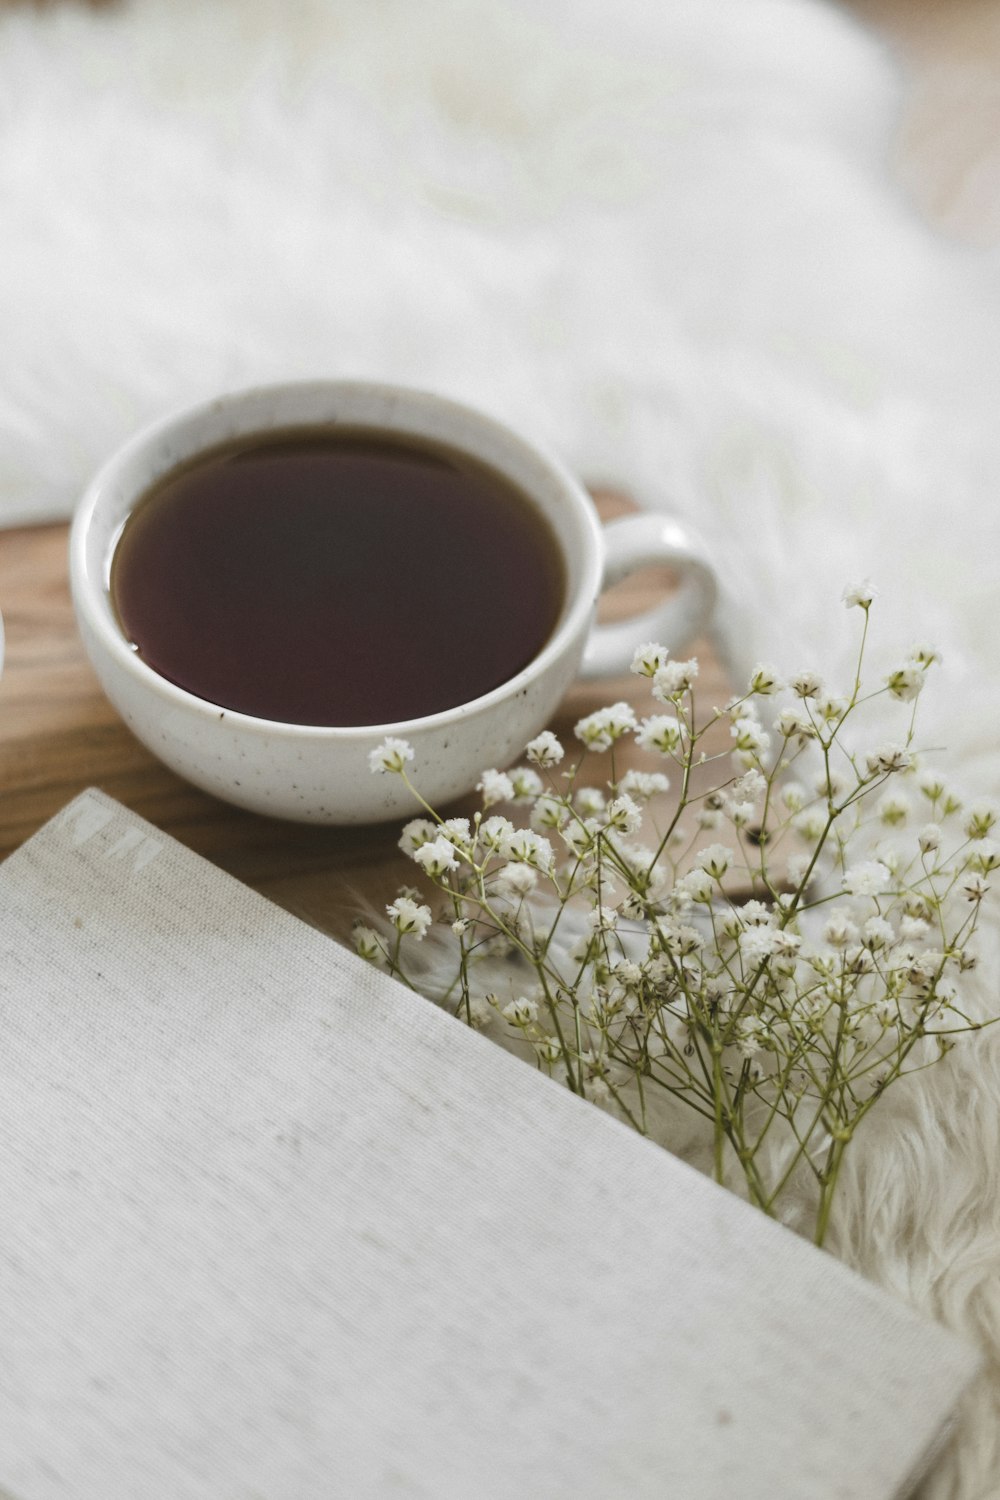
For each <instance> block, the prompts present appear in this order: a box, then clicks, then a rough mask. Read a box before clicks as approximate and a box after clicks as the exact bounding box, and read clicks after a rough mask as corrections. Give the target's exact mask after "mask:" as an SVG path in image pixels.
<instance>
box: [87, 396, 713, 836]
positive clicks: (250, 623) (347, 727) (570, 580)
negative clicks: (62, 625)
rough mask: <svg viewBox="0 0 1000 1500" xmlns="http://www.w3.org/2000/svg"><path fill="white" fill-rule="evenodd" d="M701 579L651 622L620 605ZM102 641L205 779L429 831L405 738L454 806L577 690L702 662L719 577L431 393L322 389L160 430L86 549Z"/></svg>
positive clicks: (525, 444) (228, 793)
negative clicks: (633, 580) (376, 764)
mask: <svg viewBox="0 0 1000 1500" xmlns="http://www.w3.org/2000/svg"><path fill="white" fill-rule="evenodd" d="M656 563H666V564H668V565H669V566H671V567H672V568H673V569H674V570H675V572H676V573H677V574H678V575H679V578H680V587H679V589H678V590H677V592H676V594H674V595H673V596H671V597H669V598H668V599H666V600H665V601H664V602H663V603H662V604H661V605H660V606H659V607H658V608H656V609H655V610H651V611H649V612H647V613H646V614H645V615H642V616H640V617H639V618H637V619H633V620H629V621H625V622H618V623H616V624H614V625H597V624H595V623H594V616H595V612H596V605H597V601H598V598H599V596H600V593H601V591H602V589H604V588H607V587H609V586H610V585H611V584H613V583H615V582H617V581H618V579H620V578H622V577H624V576H626V575H627V574H629V573H631V572H633V571H635V570H637V569H639V568H642V567H644V566H648V565H650V564H656ZM70 581H71V586H72V591H73V600H74V606H75V609H76V614H77V620H78V623H79V626H80V631H81V635H82V637H83V641H84V645H85V647H86V649H87V652H88V654H89V656H90V659H91V661H92V662H93V665H94V667H95V670H96V671H97V674H98V676H99V678H100V680H101V682H102V684H103V686H104V689H105V691H106V692H107V694H108V696H109V698H110V699H111V701H112V702H113V703H114V704H115V706H116V707H117V708H118V710H119V712H120V713H121V714H122V716H123V717H124V719H125V721H126V723H128V725H129V726H130V727H131V729H132V730H133V732H134V733H135V734H136V736H137V737H138V738H139V739H140V740H141V741H142V742H143V743H144V744H145V745H146V746H147V747H148V748H149V749H150V750H151V751H152V752H153V753H154V754H155V755H157V756H158V757H159V758H160V759H161V760H162V761H163V762H164V763H165V764H166V765H168V766H170V767H171V768H172V769H173V770H175V771H177V772H178V773H179V774H180V775H182V776H184V777H185V778H186V779H188V780H189V781H191V782H193V783H194V784H195V785H197V786H200V787H203V788H204V789H205V790H206V791H209V792H211V793H213V794H214V795H216V796H218V797H221V798H223V799H225V800H227V801H230V802H233V803H235V804H237V805H238V806H241V807H245V808H250V809H252V810H254V811H256V812H260V813H265V814H270V815H272V816H275V817H283V818H291V819H296V820H301V821H312V822H322V823H366V822H374V821H380V820H384V819H390V818H396V817H399V816H408V815H410V814H412V813H413V812H414V811H415V810H416V804H415V802H414V799H413V796H412V793H410V792H409V791H408V790H407V789H406V787H405V785H404V784H403V783H402V782H401V780H400V778H398V777H386V776H372V775H371V774H370V771H369V755H370V753H371V752H372V751H373V750H374V749H375V748H376V747H377V746H378V745H379V744H380V743H381V742H382V741H383V740H384V739H385V738H386V737H387V736H397V737H399V738H404V739H406V740H407V741H409V743H410V744H411V745H412V746H413V749H414V752H415V761H414V768H413V769H414V774H415V776H416V778H417V780H418V783H419V785H420V788H421V791H422V793H423V795H424V796H425V797H426V798H427V799H428V801H430V802H431V803H433V805H435V806H441V805H443V804H445V803H446V802H448V801H449V800H451V799H453V798H455V797H458V796H460V795H461V794H463V793H464V792H467V791H469V790H470V789H471V788H472V787H473V786H475V784H476V782H477V780H478V779H479V777H480V774H481V772H482V771H483V770H484V769H485V768H486V767H490V766H497V767H502V766H504V765H509V764H511V763H512V761H514V760H515V759H516V758H517V757H518V756H519V755H520V753H521V751H522V749H523V746H524V745H525V744H526V743H527V741H528V740H529V739H531V738H532V737H533V736H534V735H535V734H537V733H538V732H539V730H540V729H542V728H544V727H545V725H546V723H547V722H548V721H549V719H550V718H551V716H552V714H553V712H554V711H555V709H556V707H557V706H558V704H559V701H560V699H561V698H562V696H563V694H564V693H565V691H566V689H567V688H568V687H569V685H570V683H571V682H572V681H573V679H574V678H575V677H576V676H577V675H578V674H580V673H581V672H582V673H583V674H584V675H590V676H600V675H613V674H615V673H617V672H620V671H623V670H625V668H626V667H627V665H628V662H629V660H630V658H631V654H632V650H633V648H634V646H635V644H636V643H637V642H638V641H641V640H645V639H651V638H658V639H662V640H664V641H666V642H667V644H669V645H670V646H671V647H672V648H673V649H674V650H680V649H681V648H682V646H683V645H684V644H685V643H686V642H688V641H689V640H690V639H691V638H692V637H694V636H695V635H697V634H698V633H699V632H700V631H701V630H702V629H703V627H704V626H705V625H706V624H707V623H708V621H709V618H710V615H711V612H712V608H713V604H714V598H715V581H714V574H713V572H712V568H711V565H710V563H709V561H708V559H707V557H706V555H705V551H704V548H703V547H702V546H701V545H700V543H699V542H698V541H697V539H696V538H694V537H693V536H691V535H690V534H689V533H688V532H686V531H685V530H684V529H683V528H682V527H681V526H680V525H679V523H678V522H676V521H675V520H672V519H671V518H669V517H666V516H663V515H659V514H651V513H647V514H640V515H636V516H628V517H625V518H623V519H620V520H617V521H613V522H611V523H610V524H609V525H607V526H605V527H602V526H601V525H600V524H599V522H598V519H597V515H596V512H595V510H594V507H593V504H592V502H591V500H590V497H589V496H588V495H587V493H586V491H585V490H584V489H583V487H582V486H581V484H580V483H579V481H578V480H577V479H576V478H575V477H574V476H573V475H572V474H571V473H570V472H569V471H568V470H567V469H566V468H565V466H564V465H563V464H562V463H561V462H560V461H559V460H558V459H557V458H555V457H554V456H552V455H550V454H546V453H545V452H543V451H542V450H541V449H540V448H539V447H538V445H537V444H535V443H532V442H530V441H528V440H527V439H526V438H524V437H522V436H521V435H520V434H518V433H516V432H514V431H512V430H511V429H510V428H508V427H506V426H505V425H504V424H503V423H501V422H498V421H496V420H495V419H493V418H492V417H490V416H488V415H486V414H485V413H482V412H477V411H475V410H473V409H472V408H470V407H468V406H465V405H463V404H462V403H459V402H455V401H451V400H448V399H446V398H444V397H441V396H438V395H434V394H431V393H429V392H425V391H419V390H412V389H408V388H405V387H400V386H391V385H382V384H378V383H374V382H360V381H338V380H330V381H311V382H302V383H293V384H287V385H280V386H267V387H261V388H257V389H253V390H248V391H241V392H236V393H233V394H230V395H226V396H222V397H220V398H218V399H217V400H214V401H210V402H205V403H203V404H201V405H199V406H196V407H193V408H190V409H189V410H186V411H183V412H180V413H178V414H175V415H172V416H169V417H167V418H165V419H163V420H162V421H159V422H157V423H154V424H153V425H152V426H151V427H149V428H147V429H146V430H145V431H143V432H141V433H139V434H137V435H136V436H135V437H134V438H133V439H132V440H131V441H130V442H128V443H126V444H125V445H124V447H122V448H121V449H120V450H119V452H118V453H116V454H115V455H113V457H112V458H111V459H110V460H109V461H108V463H107V464H106V465H105V466H104V467H103V469H102V470H101V471H100V472H99V473H98V474H97V475H96V476H95V478H94V479H93V481H92V482H91V484H90V485H89V486H88V488H87V490H86V491H85V493H84V495H83V497H82V498H81V501H80V503H79V505H78V507H77V509H76V513H75V515H74V519H73V526H72V530H71V536H70Z"/></svg>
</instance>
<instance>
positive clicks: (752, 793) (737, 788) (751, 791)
mask: <svg viewBox="0 0 1000 1500" xmlns="http://www.w3.org/2000/svg"><path fill="white" fill-rule="evenodd" d="M766 791H767V777H766V776H762V775H761V773H760V772H759V771H758V770H757V769H756V768H753V769H752V770H749V771H744V773H743V775H742V776H739V777H737V779H736V780H735V781H734V782H733V784H732V786H731V787H730V788H729V795H730V796H731V797H732V798H733V800H734V801H736V802H757V801H758V799H759V798H761V797H762V796H763V795H764V793H765V792H766Z"/></svg>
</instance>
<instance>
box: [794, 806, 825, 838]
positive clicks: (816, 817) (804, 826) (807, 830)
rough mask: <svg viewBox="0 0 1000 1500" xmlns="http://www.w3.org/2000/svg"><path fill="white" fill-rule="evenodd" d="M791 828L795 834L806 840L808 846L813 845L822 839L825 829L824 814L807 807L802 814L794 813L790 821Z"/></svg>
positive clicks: (815, 808) (817, 809)
mask: <svg viewBox="0 0 1000 1500" xmlns="http://www.w3.org/2000/svg"><path fill="white" fill-rule="evenodd" d="M792 826H793V827H794V829H795V831H796V833H798V834H800V835H801V837H802V838H804V839H806V840H807V841H808V842H809V843H810V844H815V843H816V841H817V840H818V839H821V838H822V837H823V830H824V828H825V827H826V814H825V813H823V812H821V811H820V809H819V808H818V807H807V808H805V809H804V810H803V811H802V812H800V813H796V815H795V817H794V818H793V820H792Z"/></svg>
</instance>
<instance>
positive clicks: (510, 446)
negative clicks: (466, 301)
mask: <svg viewBox="0 0 1000 1500" xmlns="http://www.w3.org/2000/svg"><path fill="white" fill-rule="evenodd" d="M340 423H346V424H355V425H364V426H369V427H375V428H381V429H383V430H388V431H392V432H396V433H401V434H408V435H411V436H419V437H423V438H425V439H432V440H437V441H439V442H442V443H445V444H448V445H450V446H452V447H456V448H459V449H464V450H466V451H468V452H471V453H474V454H475V455H476V456H477V457H478V458H480V459H481V460H483V461H485V462H486V463H489V464H492V465H493V466H494V467H495V468H497V469H499V470H500V471H501V472H502V473H504V474H506V475H507V476H508V477H509V478H510V479H512V480H513V481H514V482H515V483H516V484H518V485H520V487H521V488H522V489H524V490H525V491H527V492H528V493H529V494H530V495H531V496H532V497H533V498H534V500H535V502H536V503H537V504H538V506H539V507H540V509H541V510H542V512H543V513H544V514H545V515H546V516H547V518H548V519H549V521H550V523H551V525H552V526H553V529H554V530H555V532H556V535H557V536H558V538H559V540H560V544H561V546H562V548H563V554H564V558H565V562H566V567H567V590H566V594H567V598H566V603H565V605H564V608H563V611H562V614H561V616H560V619H559V621H558V624H557V626H556V629H555V631H554V633H553V635H552V637H551V638H550V639H549V641H548V642H547V643H546V644H545V646H544V647H543V648H542V650H541V651H540V652H539V654H538V655H537V656H536V657H535V659H534V660H533V661H532V662H531V663H530V664H529V665H528V666H527V667H526V668H525V669H524V670H523V671H522V672H519V673H518V674H517V675H516V676H515V677H513V678H511V679H510V681H508V682H506V683H504V684H502V685H501V686H500V687H499V688H496V689H494V690H493V691H492V692H490V693H487V694H485V695H484V696H482V697H480V698H477V699H475V700H474V701H472V702H470V703H466V704H462V705H460V706H459V707H457V708H453V709H449V710H447V711H446V712H443V713H437V714H432V715H429V716H427V717H425V718H421V719H412V720H408V721H405V722H401V723H394V724H381V725H371V726H365V727H360V728H326V727H318V726H311V725H302V724H282V723H276V722H274V721H272V720H268V719H258V718H254V717H252V716H250V715H247V714H241V713H237V712H234V711H232V710H229V709H226V708H220V707H219V706H218V705H216V704H212V703H209V702H206V701H205V700H204V699H201V698H198V697H195V696H194V695H193V694H191V693H188V692H186V691H185V690H184V689H183V688H180V687H177V686H175V685H174V684H173V683H171V682H168V681H167V680H166V679H165V678H163V677H160V676H159V675H158V674H157V673H156V672H154V671H153V670H152V669H151V668H150V667H148V666H147V665H146V664H145V662H143V661H142V660H141V658H140V657H139V656H138V655H137V653H136V652H135V650H134V649H133V648H132V647H131V646H130V645H129V644H128V642H127V640H126V639H125V637H124V635H123V633H122V631H121V629H120V627H119V625H118V622H117V620H116V618H115V614H114V610H113V607H112V604H111V598H110V593H109V587H108V585H109V570H110V560H111V555H112V552H113V549H114V542H115V538H116V536H117V534H118V531H119V530H120V527H121V525H122V524H123V523H124V520H125V517H126V516H127V514H128V513H129V511H130V510H131V509H132V507H133V505H134V503H135V502H136V500H138V499H139V498H140V497H141V495H142V494H144V493H145V492H146V491H147V490H148V489H149V488H150V486H151V485H152V484H154V483H155V482H156V481H157V480H158V479H159V478H161V477H162V476H163V475H164V474H165V473H167V472H169V470H171V469H172V468H174V467H175V466H176V465H177V464H178V463H180V462H182V461H183V460H184V459H186V458H188V457H190V456H191V455H193V454H195V453H197V452H199V451H201V450H203V449H206V448H209V447H212V446H214V445H215V444H217V443H222V442H226V441H227V440H229V439H230V438H233V437H236V436H239V435H240V434H243V433H252V432H261V431H267V430H271V429H275V428H282V427H289V426H299V425H310V426H311V425H323V424H331V425H332V424H340ZM636 522H639V523H645V522H653V523H654V525H655V524H658V526H659V530H660V534H659V535H658V536H654V535H653V534H652V532H651V531H649V530H648V528H647V530H646V532H645V533H644V534H643V536H642V537H641V538H640V534H639V531H638V530H636V526H635V523H636ZM663 525H664V523H663V521H662V518H655V517H645V516H639V517H629V518H626V520H625V521H624V522H620V523H617V528H616V530H615V531H612V529H611V528H608V529H607V530H608V534H609V536H610V537H611V538H612V539H613V540H612V542H611V545H610V547H609V548H608V549H607V551H606V547H605V542H604V540H603V537H604V532H602V528H601V526H600V525H599V523H598V521H597V517H596V514H595V512H594V510H593V506H592V504H591V502H590V499H589V497H588V496H587V494H586V491H585V490H584V489H583V488H582V486H581V485H580V484H579V482H578V481H577V480H576V479H575V478H574V477H573V475H572V474H571V473H570V472H569V471H568V470H567V469H566V468H565V467H564V466H563V464H562V463H561V462H560V461H559V460H558V459H556V458H554V457H552V456H551V455H548V454H545V453H543V452H542V451H541V450H539V449H538V448H537V447H536V446H535V445H534V444H533V443H529V442H527V441H526V440H525V439H523V438H521V437H520V436H518V435H517V434H516V433H514V432H512V431H511V430H510V429H508V428H506V427H504V426H503V425H502V424H501V423H499V422H497V421H496V420H494V419H493V418H491V417H489V416H487V415H485V414H483V413H480V412H477V411H474V410H472V409H471V408H468V407H465V406H464V405H461V404H460V403H457V402H454V401H452V400H449V399H447V398H444V397H441V396H437V395H434V394H432V393H429V392H424V391H418V390H414V389H409V388H405V387H400V386H392V385H383V384H378V383H372V382H362V381H345V380H330V381H309V382H296V383H292V384H286V385H280V386H267V387H257V388H254V389H250V390H244V391H238V392H234V393H232V394H229V395H225V396H221V397H219V398H218V399H216V400H214V401H210V402H206V403H202V404H200V405H198V406H194V407H190V408H187V409H185V410H183V411H181V412H177V413H174V414H172V415H170V416H167V417H165V418H163V419H161V420H160V421H158V422H156V423H154V424H152V425H151V426H149V427H147V428H145V429H143V430H142V431H141V432H139V433H137V434H136V435H135V436H134V437H133V438H132V439H131V440H130V441H129V442H127V443H126V444H125V445H124V446H123V447H122V448H120V449H119V450H118V452H117V453H116V454H115V455H113V457H112V458H111V459H110V460H109V461H108V462H107V463H106V464H105V465H104V467H103V468H102V469H101V470H100V471H99V473H98V474H97V475H96V476H95V477H94V479H93V480H92V481H91V483H90V484H89V485H88V486H87V488H86V490H85V491H84V494H83V496H82V497H81V500H80V502H79V504H78V506H77V508H76V511H75V514H74V518H73V523H72V527H71V530H70V583H71V588H72V595H73V603H74V608H75V611H76V616H77V622H78V625H79V629H80V633H81V636H82V638H83V643H84V646H85V649H86V651H87V654H88V656H89V658H90V660H91V662H92V664H93V666H94V669H95V671H96V672H97V675H98V678H99V679H100V682H101V684H102V686H103V688H104V691H105V692H106V693H107V695H108V697H109V698H110V700H111V702H112V703H113V704H114V705H115V707H116V708H117V709H118V711H119V713H121V715H122V717H123V718H124V720H125V722H126V723H127V724H128V726H129V727H130V729H131V730H132V732H133V733H134V734H135V735H136V737H137V738H138V739H139V740H140V741H142V743H143V744H144V745H146V747H147V748H148V749H149V750H151V751H152V753H153V754H154V755H156V756H157V757H158V758H159V759H160V760H162V761H163V762H164V763H165V764H166V765H167V766H169V767H170V768H171V769H172V770H174V771H176V772H177V773H178V774H179V775H181V776H183V777H184V778H185V779H187V780H188V781H191V782H193V783H194V784H195V785H196V786H199V787H201V788H203V789H204V790H205V791H208V792H210V793H212V794H214V795H215V796H217V797H220V798H222V799H223V800H225V801H228V802H232V803H235V804H236V805H238V806H241V807H244V808H248V809H250V810H251V811H254V812H258V813H263V814H266V815H269V816H272V817H279V818H289V819H292V820H295V821H302V822H319V823H337V824H352V823H353V824H359V823H370V822H379V821H384V820H387V819H392V818H397V817H406V816H413V815H414V814H415V813H417V812H418V811H419V808H418V805H417V803H416V801H415V799H414V798H413V796H412V794H411V793H410V792H409V791H408V790H407V789H406V787H405V785H403V783H402V782H401V780H400V778H399V777H397V776H392V775H377V774H372V772H371V771H370V770H369V768H368V753H369V751H370V750H372V749H374V748H375V747H376V746H377V745H378V744H379V743H380V742H381V741H382V740H383V739H384V738H385V737H386V735H397V736H399V737H400V738H404V739H406V740H408V741H409V743H410V744H411V745H412V746H413V748H414V751H415V759H414V762H413V766H412V770H413V775H414V778H415V781H416V783H417V784H418V785H419V787H420V790H421V793H422V795H423V796H424V797H426V798H427V800H428V801H429V802H431V803H432V804H434V805H436V806H437V805H442V804H444V803H446V802H448V801H450V800H453V799H454V798H455V797H457V796H459V795H461V794H463V793H464V792H466V791H468V790H470V789H471V788H472V787H473V786H474V785H475V783H476V782H477V781H478V779H479V776H480V774H481V772H482V770H483V769H484V768H485V767H486V766H498V767H500V766H504V765H509V764H510V763H511V762H512V761H513V760H514V759H516V758H517V757H518V756H519V755H520V754H521V752H522V750H523V748H524V745H525V744H526V743H527V741H528V740H529V739H530V738H531V737H532V736H533V735H534V734H536V733H538V731H539V730H540V729H541V728H543V727H544V725H545V724H546V722H547V721H548V719H549V717H550V716H551V714H552V712H553V710H554V709H555V707H556V705H557V704H558V702H559V700H560V698H561V697H562V696H563V694H564V692H565V691H566V689H567V688H568V686H569V685H570V683H571V682H572V681H573V679H574V677H575V676H576V675H577V673H578V672H579V670H580V667H581V662H582V660H583V655H584V649H585V647H586V646H587V645H588V637H589V638H590V642H591V646H590V651H591V656H590V658H589V660H588V667H587V670H588V672H589V673H593V674H599V673H610V672H614V671H620V670H623V669H624V667H625V666H626V665H627V657H626V655H625V653H624V651H623V646H624V644H625V641H626V635H627V642H628V647H629V652H630V651H631V649H632V648H634V645H635V644H636V642H637V641H639V640H640V639H645V638H647V637H648V635H649V633H650V632H651V628H652V626H653V625H655V624H656V623H657V622H658V620H659V619H661V618H662V619H665V620H666V622H667V625H668V627H669V628H671V629H675V634H674V639H673V640H672V641H670V642H669V644H671V645H674V646H677V645H679V643H680V638H681V637H682V636H683V638H684V639H685V640H687V639H690V638H691V637H692V636H693V635H695V634H697V633H698V632H699V631H700V630H701V628H702V627H703V626H704V625H705V624H706V623H707V621H708V617H709V615H710V613H711V609H712V605H713V602H714V580H713V578H712V574H711V569H710V567H709V565H708V563H707V560H706V559H705V558H704V556H703V553H702V552H701V549H700V548H698V546H697V545H696V544H692V545H689V544H688V543H687V541H686V538H685V537H684V536H683V535H682V534H681V533H680V531H679V528H677V527H676V526H675V524H674V523H666V529H667V534H663ZM671 527H673V530H671ZM616 535H617V538H618V540H614V538H615V537H616ZM658 561H666V562H669V563H671V564H673V565H676V566H678V568H679V570H680V571H681V573H682V575H683V576H684V586H683V587H682V590H681V591H680V594H679V595H678V596H677V598H675V599H674V600H671V601H668V603H667V605H666V606H665V607H664V610H663V611H660V612H656V615H655V616H651V617H642V618H640V619H639V620H638V621H631V622H628V623H627V625H625V626H622V625H618V626H614V627H594V626H593V619H594V612H595V609H596V605H597V600H598V597H599V594H600V592H601V589H602V588H603V587H604V586H605V585H606V582H613V581H616V579H617V578H618V577H621V576H624V574H626V573H627V572H630V571H634V570H635V569H636V568H638V567H641V566H644V565H648V564H650V563H655V562H658ZM685 570H687V572H685ZM644 631H645V632H646V633H645V634H644Z"/></svg>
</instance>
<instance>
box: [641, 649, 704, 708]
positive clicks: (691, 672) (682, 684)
mask: <svg viewBox="0 0 1000 1500" xmlns="http://www.w3.org/2000/svg"><path fill="white" fill-rule="evenodd" d="M697 676H698V662H697V660H696V659H695V658H694V657H692V658H691V660H690V661H668V662H666V663H665V664H664V665H663V666H662V667H659V668H658V669H657V671H656V672H655V674H654V676H653V688H652V692H653V697H654V698H659V700H660V702H661V703H669V702H670V700H671V699H672V698H679V697H680V696H681V695H682V694H683V693H686V692H687V691H688V690H689V689H690V688H691V687H693V686H694V680H695V678H696V677H697Z"/></svg>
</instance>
